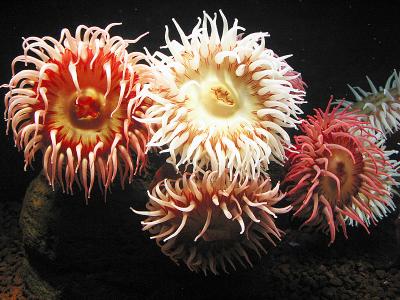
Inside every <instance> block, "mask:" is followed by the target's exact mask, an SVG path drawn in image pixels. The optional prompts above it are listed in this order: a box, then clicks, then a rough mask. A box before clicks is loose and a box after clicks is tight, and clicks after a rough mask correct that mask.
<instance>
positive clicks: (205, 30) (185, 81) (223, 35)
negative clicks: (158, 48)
mask: <svg viewBox="0 0 400 300" xmlns="http://www.w3.org/2000/svg"><path fill="white" fill-rule="evenodd" d="M220 15H221V19H222V22H221V23H222V25H223V26H222V28H221V29H220V30H218V23H217V21H218V20H217V14H214V17H213V18H212V17H211V16H210V15H208V14H207V13H205V12H204V16H203V19H200V18H199V20H198V23H197V25H196V26H195V27H194V29H193V30H192V32H191V33H190V34H189V35H186V34H185V33H184V32H183V30H182V29H181V27H180V26H179V25H178V23H177V22H176V21H175V20H173V21H174V23H175V26H176V28H177V31H178V33H179V36H180V41H177V40H172V41H171V40H170V37H169V30H168V27H166V34H165V39H166V47H165V48H167V49H168V50H169V52H170V53H171V56H167V55H165V54H163V53H161V52H156V53H155V54H154V55H152V56H150V55H148V59H149V62H150V63H151V64H152V67H153V68H154V69H157V70H158V71H160V76H159V78H158V79H157V81H156V84H155V86H153V87H152V92H153V93H154V94H156V95H157V97H155V98H153V99H152V100H153V104H152V105H151V107H150V108H149V109H148V111H147V114H146V119H145V121H146V122H147V123H149V124H151V129H152V130H153V131H154V135H153V136H152V138H151V140H150V142H149V144H148V146H149V147H164V150H163V152H167V153H168V154H169V155H170V158H169V160H168V161H169V162H170V163H172V164H173V165H174V166H175V167H176V169H177V170H178V169H179V167H180V166H188V165H191V166H193V171H194V172H198V171H203V172H204V171H207V170H213V171H218V172H219V174H222V173H224V172H225V168H228V169H229V173H230V177H231V178H232V177H233V175H234V174H236V173H240V175H243V176H245V177H250V178H253V179H255V178H257V177H258V176H259V175H260V174H262V173H264V174H265V170H267V169H268V165H269V162H270V161H276V162H278V163H282V162H283V161H284V160H285V148H287V147H288V146H289V145H290V138H289V135H288V134H287V132H286V128H293V127H296V124H297V123H298V121H297V114H300V113H302V111H301V110H300V108H299V107H298V105H299V104H301V103H303V102H304V101H303V97H304V94H305V92H304V86H303V82H302V80H301V77H300V74H299V73H297V72H295V71H293V69H292V68H291V67H290V66H289V65H288V64H287V62H286V59H287V58H288V57H290V55H288V56H282V57H280V56H278V55H277V54H276V53H275V52H274V51H272V50H271V49H268V48H267V47H266V46H265V38H266V37H267V36H269V34H268V33H265V32H257V33H251V34H248V35H244V34H242V33H240V31H244V28H242V27H240V26H239V25H238V21H237V20H235V22H234V23H233V25H232V26H231V27H229V26H228V21H227V19H226V18H225V16H224V14H223V13H222V12H221V11H220Z"/></svg>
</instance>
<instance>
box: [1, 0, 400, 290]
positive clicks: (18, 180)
mask: <svg viewBox="0 0 400 300" xmlns="http://www.w3.org/2000/svg"><path fill="white" fill-rule="evenodd" d="M371 3H374V4H366V1H288V0H284V1H282V0H280V1H278V0H276V1H238V2H237V4H236V3H234V2H233V1H185V2H183V1H182V2H171V1H164V2H162V3H161V2H158V1H139V0H136V1H135V0H132V1H127V2H122V1H107V2H106V1H104V2H103V1H81V2H73V1H68V2H67V1H40V2H39V1H14V2H8V3H7V4H6V5H5V4H3V5H2V8H1V13H0V31H1V35H0V37H1V50H0V61H1V63H0V83H7V82H8V81H9V80H10V76H11V68H10V63H11V61H12V59H13V58H14V57H15V56H17V55H20V54H21V53H22V48H21V42H22V41H21V37H29V36H39V37H42V36H45V35H49V36H52V37H55V38H57V39H58V37H59V34H60V31H61V29H63V28H68V29H70V30H71V31H74V30H75V28H76V27H77V26H78V25H79V24H85V25H88V26H99V27H105V26H107V25H108V24H109V23H112V22H122V23H123V24H122V26H118V27H116V28H114V29H113V30H112V31H111V33H112V34H117V35H121V36H122V37H124V38H127V39H131V38H136V37H137V36H139V35H140V34H141V33H143V32H146V31H150V35H149V36H147V37H145V38H144V39H142V41H141V42H139V43H138V44H137V45H136V47H137V48H135V47H131V48H130V49H131V50H133V49H136V50H138V49H139V50H140V49H141V48H142V47H143V46H146V47H147V48H148V49H149V50H150V51H151V52H152V51H155V50H157V49H158V47H159V46H161V45H164V30H165V29H164V24H168V25H169V26H170V28H172V27H173V24H172V21H171V18H172V17H174V18H176V20H177V21H178V22H179V24H180V25H181V27H182V28H183V29H184V31H185V32H186V33H189V32H190V31H191V29H192V27H193V26H194V25H195V23H196V18H197V17H198V16H202V11H203V10H206V11H207V12H208V13H210V14H212V13H213V12H215V11H217V10H218V9H219V8H221V9H222V10H223V12H224V13H225V15H226V17H227V18H228V21H229V23H230V24H232V22H233V19H234V18H238V19H239V25H241V26H243V27H245V28H246V32H247V33H251V32H255V31H267V32H269V33H270V35H271V37H270V38H268V39H267V44H266V45H267V47H268V48H271V49H273V50H274V51H275V52H277V53H278V54H279V55H286V54H293V55H294V56H293V57H292V58H290V59H288V63H289V64H290V65H291V66H292V67H293V68H294V69H295V70H297V71H299V72H301V73H302V76H303V79H304V81H305V82H306V83H307V85H308V88H307V97H306V100H307V101H308V104H306V105H304V106H303V109H304V111H305V112H306V113H309V112H311V111H312V109H313V108H315V107H320V106H321V107H324V106H325V105H326V103H327V101H328V99H329V97H330V95H334V96H335V97H336V98H342V97H348V98H350V99H351V98H352V97H351V93H350V91H349V89H348V88H347V86H346V84H347V83H351V84H352V85H359V86H361V87H363V88H365V89H368V85H367V82H366V80H365V75H369V76H370V78H371V79H372V80H373V81H374V83H376V84H377V85H383V84H384V83H385V82H386V79H387V78H388V76H389V75H390V74H391V73H392V72H393V69H395V68H397V69H398V68H399V63H400V62H399V53H400V41H399V32H400V22H399V12H400V1H379V2H378V1H375V2H372V1H371ZM172 32H174V31H172ZM3 92H4V91H3ZM1 110H2V111H3V110H4V107H2V109H1ZM0 126H1V128H0V137H2V138H1V141H0V151H1V152H0V153H1V155H0V167H1V170H2V171H1V172H0V193H1V196H0V198H3V197H6V198H8V199H9V200H15V201H20V200H21V198H22V197H23V195H24V192H25V189H26V188H27V186H28V184H29V182H30V181H31V180H32V179H33V178H34V177H35V176H36V175H37V174H38V172H39V171H40V170H41V156H40V155H39V156H38V157H37V162H36V164H35V170H28V171H27V172H24V171H23V155H22V153H18V152H17V151H16V149H15V148H14V146H13V141H12V136H11V135H9V136H6V135H5V134H4V133H5V122H2V123H1V125H0ZM77 199H78V197H77ZM81 199H83V196H82V195H81ZM0 201H1V200H0ZM144 239H145V238H143V240H144ZM146 239H147V238H146ZM361 239H362V238H361ZM139 242H140V241H139ZM141 243H144V242H143V241H142V242H141ZM149 243H150V242H149ZM139 244H140V243H139ZM139 244H138V245H139ZM148 249H153V248H151V247H150V246H148ZM321 249H326V244H323V245H322V246H321ZM356 250H357V249H356ZM356 250H355V253H357V251H356ZM149 251H153V254H154V253H157V254H154V255H158V249H153V250H149ZM332 251H335V250H332ZM362 251H363V250H362ZM352 253H353V252H352ZM111 255H112V253H111ZM149 255H152V254H149ZM299 255H300V256H301V255H302V254H299ZM157 259H158V263H161V268H166V270H167V271H166V273H163V272H162V271H161V270H160V274H167V275H168V274H169V275H170V276H171V278H168V280H167V281H166V282H165V281H164V279H163V278H154V281H152V280H150V277H151V276H147V277H144V278H147V279H148V280H150V281H148V282H147V283H146V282H144V283H143V282H141V283H140V286H143V288H149V289H151V288H155V287H154V286H153V284H155V285H157V284H160V285H161V286H162V290H163V291H164V290H170V289H172V290H171V295H179V294H181V295H190V292H191V291H190V286H188V285H187V286H186V288H185V286H184V285H182V286H181V287H177V286H173V285H172V284H171V282H174V280H175V279H174V277H173V276H174V274H175V272H176V274H177V275H176V276H178V278H180V279H179V282H184V280H185V278H186V276H189V277H188V279H189V280H194V282H197V279H198V280H199V281H198V282H197V284H198V285H197V284H196V288H201V285H202V284H201V282H202V277H201V275H200V276H199V277H194V276H193V275H189V274H188V273H189V272H187V271H185V270H183V269H184V267H183V266H182V267H181V268H180V269H177V268H175V266H173V265H172V263H170V262H169V261H168V259H167V258H165V257H163V256H162V255H160V256H159V257H158V258H157ZM333 260H335V258H334V259H333ZM145 261H146V258H143V266H142V267H141V268H140V269H137V270H135V276H136V274H137V275H138V276H140V274H141V273H142V271H144V272H146V271H145V270H148V269H149V265H148V264H146V263H145ZM121 265H122V263H121ZM267 267H268V265H265V266H260V267H259V269H260V268H261V269H263V268H267ZM126 268H129V266H128V265H127V266H126ZM150 268H154V266H153V265H152V266H150ZM156 269H157V267H156ZM156 269H153V270H152V271H153V272H157V270H156ZM128 271H129V270H128ZM149 272H150V271H149ZM265 273H268V270H265ZM246 276H250V273H244V275H243V274H242V275H240V273H238V274H237V275H235V277H231V278H235V280H236V283H233V285H235V290H238V289H240V287H239V286H236V284H239V283H240V282H242V281H243V280H244V282H247V284H248V283H249V282H252V280H251V279H250V277H249V278H247V279H248V280H247V281H246ZM116 280H117V279H116ZM134 280H135V279H134ZM134 280H132V288H133V289H135V290H138V288H139V286H134V285H135V281H134ZM224 280H225V281H224V282H225V283H224V284H223V286H224V287H225V288H227V287H229V286H230V285H231V283H230V280H229V278H225V279H224ZM205 282H206V283H207V284H211V286H204V288H205V289H208V288H211V289H218V284H219V283H221V281H215V282H214V281H213V277H208V279H207V281H205ZM213 282H214V283H213ZM129 284H130V283H129ZM138 284H139V283H138ZM170 284H171V285H170ZM289 285H290V284H289ZM192 286H194V283H193V285H192ZM279 286H283V287H285V288H286V286H285V285H279ZM188 287H189V288H188ZM250 288H254V293H255V294H257V293H256V291H260V290H262V287H259V286H258V285H257V289H255V286H254V287H253V286H251V285H250ZM267 288H268V287H267V286H266V287H265V289H267ZM126 289H127V291H129V289H130V286H127V287H126ZM174 289H178V290H174ZM199 291H200V290H199ZM199 291H194V292H195V293H198V292H199ZM221 294H223V291H221ZM294 294H296V292H294ZM147 295H149V294H147ZM154 295H157V293H156V294H154ZM253 295H254V294H253ZM197 296H199V295H197Z"/></svg>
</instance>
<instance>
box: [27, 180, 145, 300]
mask: <svg viewBox="0 0 400 300" xmlns="http://www.w3.org/2000/svg"><path fill="white" fill-rule="evenodd" d="M142 179H143V180H144V181H146V180H145V178H142ZM143 180H142V181H140V180H139V181H136V182H135V184H134V185H129V186H126V187H125V189H124V190H122V189H121V188H118V187H116V186H115V187H114V188H113V193H112V194H111V193H108V195H107V200H106V201H105V198H104V195H102V194H101V193H100V191H98V192H97V193H96V192H95V193H94V194H93V195H92V197H91V199H89V201H88V204H87V205H86V203H85V200H84V195H83V192H79V191H78V190H77V193H76V195H75V196H71V195H66V194H64V193H62V191H61V190H60V189H56V190H55V191H53V190H52V188H51V187H50V186H49V185H48V182H47V179H46V178H45V176H44V175H43V174H40V175H39V176H38V177H37V178H36V179H34V180H33V181H32V182H31V184H30V186H29V188H28V189H27V191H26V194H25V198H24V201H23V204H22V209H21V213H20V219H19V224H20V228H21V232H22V240H23V247H24V249H25V255H26V256H25V257H26V259H24V261H23V263H22V268H21V276H22V277H23V281H24V282H25V284H26V286H27V288H28V289H29V290H30V291H31V292H32V293H33V294H34V295H40V296H41V298H43V299H59V298H63V295H64V290H65V289H68V290H69V292H67V294H70V290H71V289H73V287H71V286H68V285H67V284H66V283H65V281H64V280H65V276H66V275H67V277H69V276H68V274H70V276H71V278H70V282H74V281H73V277H74V276H73V275H72V274H74V273H76V272H78V273H86V272H87V276H93V277H94V278H95V277H96V272H99V271H100V270H103V269H107V268H109V267H110V266H111V265H112V264H113V261H115V260H120V259H124V258H126V257H127V256H129V255H135V254H134V253H135V252H137V251H136V249H135V243H134V241H132V233H133V232H134V231H135V229H137V230H136V231H138V232H139V233H140V229H139V220H137V219H136V217H135V215H134V214H133V213H132V212H131V211H130V209H129V207H130V206H132V205H133V203H141V202H140V201H142V202H144V201H146V200H147V199H146V194H145V187H146V185H147V184H148V183H146V182H144V181H143ZM134 238H137V237H134ZM145 238H147V237H143V239H145ZM61 277H64V280H63V279H61Z"/></svg>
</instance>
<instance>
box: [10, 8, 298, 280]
mask: <svg viewBox="0 0 400 300" xmlns="http://www.w3.org/2000/svg"><path fill="white" fill-rule="evenodd" d="M220 14H221V18H222V24H223V29H222V31H220V30H218V26H217V15H216V14H215V15H214V17H213V18H212V17H210V16H209V15H208V14H206V13H204V17H203V19H199V22H198V23H197V25H196V26H195V28H194V29H193V31H192V33H191V34H190V35H189V36H186V35H185V34H184V33H183V30H182V29H181V28H180V27H179V25H178V24H177V23H176V22H175V20H174V23H175V25H176V27H177V30H178V32H179V35H180V38H181V41H180V42H178V41H175V40H174V41H171V40H170V38H169V34H168V27H167V32H166V43H167V45H166V47H167V48H168V50H169V51H170V52H171V56H167V55H165V54H162V53H160V52H156V53H155V54H154V55H150V54H149V53H147V54H143V53H140V52H134V53H129V52H128V51H127V47H128V45H129V44H130V43H134V42H135V41H130V40H124V39H123V38H121V37H119V36H114V37H113V36H110V34H109V29H110V28H111V26H112V25H113V24H112V25H110V26H108V27H107V28H105V29H100V28H97V27H86V26H79V27H78V28H77V30H76V34H75V35H74V36H73V35H72V34H71V33H70V32H69V31H68V30H66V29H64V30H63V31H62V33H61V37H60V40H55V39H54V38H51V37H44V38H28V39H25V40H24V42H23V49H24V54H23V55H21V56H19V57H17V58H16V59H15V60H14V61H13V63H12V67H13V72H14V67H15V64H16V63H17V62H23V63H24V64H25V66H28V65H29V66H32V68H25V69H23V70H21V71H19V72H18V73H17V74H15V75H13V78H12V79H11V81H10V83H9V84H7V85H6V87H7V88H9V92H8V93H7V94H6V97H5V104H6V105H5V106H6V112H5V117H6V120H7V122H8V126H9V127H11V129H12V131H13V133H14V139H15V144H16V145H17V147H18V148H19V149H23V150H24V154H25V164H26V166H28V165H30V164H31V161H32V160H33V158H34V156H35V154H36V152H37V151H38V150H41V151H42V152H43V169H44V172H45V174H46V176H47V178H48V180H49V183H50V184H51V185H52V186H53V187H54V186H55V185H56V184H57V183H59V184H60V185H61V187H62V189H63V191H66V192H70V193H72V191H73V184H74V182H77V183H78V184H79V185H81V186H83V188H84V190H85V196H86V198H89V197H90V193H91V191H92V188H93V185H94V180H95V178H96V176H97V178H98V181H99V183H100V187H103V188H104V189H105V190H106V191H107V190H108V189H109V187H110V185H111V183H112V182H113V181H114V180H115V178H116V176H117V175H118V173H119V175H120V177H121V183H122V184H123V183H124V181H125V180H126V179H127V178H129V181H130V180H131V179H132V177H133V175H134V174H135V173H136V172H137V171H138V170H139V169H141V168H143V166H144V165H145V164H146V160H147V158H146V152H147V151H149V150H150V149H152V148H153V149H155V150H159V149H161V150H162V151H160V152H161V153H162V152H167V153H169V158H168V160H167V161H168V162H169V163H170V164H171V165H172V166H173V168H174V170H175V172H176V173H177V175H176V176H175V177H177V179H176V181H172V180H171V179H165V180H164V181H160V182H156V185H155V187H154V188H153V190H152V192H151V194H149V195H150V200H149V201H150V202H149V204H148V209H149V211H148V212H142V214H145V215H148V216H149V217H150V219H151V220H147V221H145V222H144V223H143V224H144V229H145V230H147V229H151V232H157V231H159V232H158V233H157V234H155V236H156V237H157V241H158V243H159V244H160V246H161V247H162V251H163V252H164V253H167V254H168V255H169V256H170V257H171V258H172V259H173V260H182V261H185V263H186V264H187V265H188V266H189V268H191V269H193V270H198V269H202V270H203V271H207V269H210V270H211V271H212V272H214V273H216V272H217V266H221V267H222V269H224V270H226V268H225V261H228V262H230V263H232V265H233V262H232V259H233V260H235V259H236V260H239V261H241V258H243V257H244V258H245V260H246V261H248V262H249V263H250V260H249V258H248V257H247V254H246V252H245V250H244V248H245V249H253V250H255V252H257V253H259V250H264V247H263V246H262V244H261V241H260V239H261V237H264V238H266V239H267V240H270V241H271V242H272V243H273V244H274V241H273V240H272V239H271V237H270V235H273V236H276V237H277V238H278V239H279V238H280V236H281V232H280V231H279V230H278V229H277V228H276V226H275V224H274V221H273V219H272V218H271V216H273V217H276V215H275V214H276V213H279V212H281V211H282V212H286V211H287V210H289V208H290V207H286V208H283V209H279V208H276V207H274V205H275V204H276V203H277V202H279V201H280V200H281V199H282V197H283V194H282V193H281V192H279V190H278V189H279V184H277V185H276V187H275V188H273V189H272V187H271V179H270V178H269V176H268V174H267V173H266V170H267V169H268V165H269V163H270V162H271V161H275V162H278V163H280V164H282V163H283V162H284V160H285V159H286V158H285V151H286V150H287V149H288V148H289V146H290V137H289V135H288V134H287V133H286V130H285V129H286V128H295V127H296V124H297V123H298V122H299V121H298V119H297V115H298V114H299V113H302V111H301V110H300V108H299V107H298V105H299V104H301V103H302V102H303V97H304V94H305V92H304V87H303V85H304V84H303V82H302V80H301V77H300V74H298V73H296V72H295V71H293V69H292V68H291V67H290V66H289V65H288V64H287V63H286V61H285V60H286V59H287V58H288V57H289V56H283V57H280V56H278V55H276V54H275V53H274V52H273V51H272V50H270V49H268V48H266V47H265V38H266V37H267V36H268V34H267V33H252V34H249V35H247V36H244V35H243V34H242V33H240V31H243V30H244V28H242V27H239V26H238V24H237V20H235V22H234V24H233V25H232V27H229V26H228V22H227V19H226V18H225V16H224V15H223V13H222V12H220ZM209 30H210V31H209ZM141 60H142V61H145V63H143V62H142V63H139V62H140V61H141ZM146 62H147V64H146ZM134 156H136V159H135V158H134ZM181 167H184V168H185V170H187V169H188V168H189V169H190V170H191V172H192V174H191V175H190V176H189V175H187V174H186V173H185V174H182V173H183V172H180V170H182V168H181ZM159 179H161V178H159ZM172 184H173V186H172ZM164 213H165V214H164ZM171 216H173V217H171ZM177 222H178V223H177ZM201 222H203V223H204V224H203V227H202V229H201V231H200V232H198V233H197V236H194V237H192V236H191V233H193V232H196V230H197V228H199V226H200V225H201ZM253 223H254V224H253ZM156 224H157V226H154V225H156ZM185 225H186V226H185ZM161 238H163V241H164V242H166V243H165V244H163V242H162V241H161V240H160V239H161ZM200 238H201V239H200ZM211 241H212V242H211ZM186 242H187V244H185V243H186ZM196 247H198V248H196ZM243 247H244V248H243ZM171 249H174V250H173V251H172V250H171ZM171 251H172V252H171Z"/></svg>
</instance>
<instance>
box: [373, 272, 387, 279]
mask: <svg viewBox="0 0 400 300" xmlns="http://www.w3.org/2000/svg"><path fill="white" fill-rule="evenodd" d="M375 273H376V275H377V276H378V278H379V279H383V278H385V277H386V272H385V271H383V270H376V271H375Z"/></svg>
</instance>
